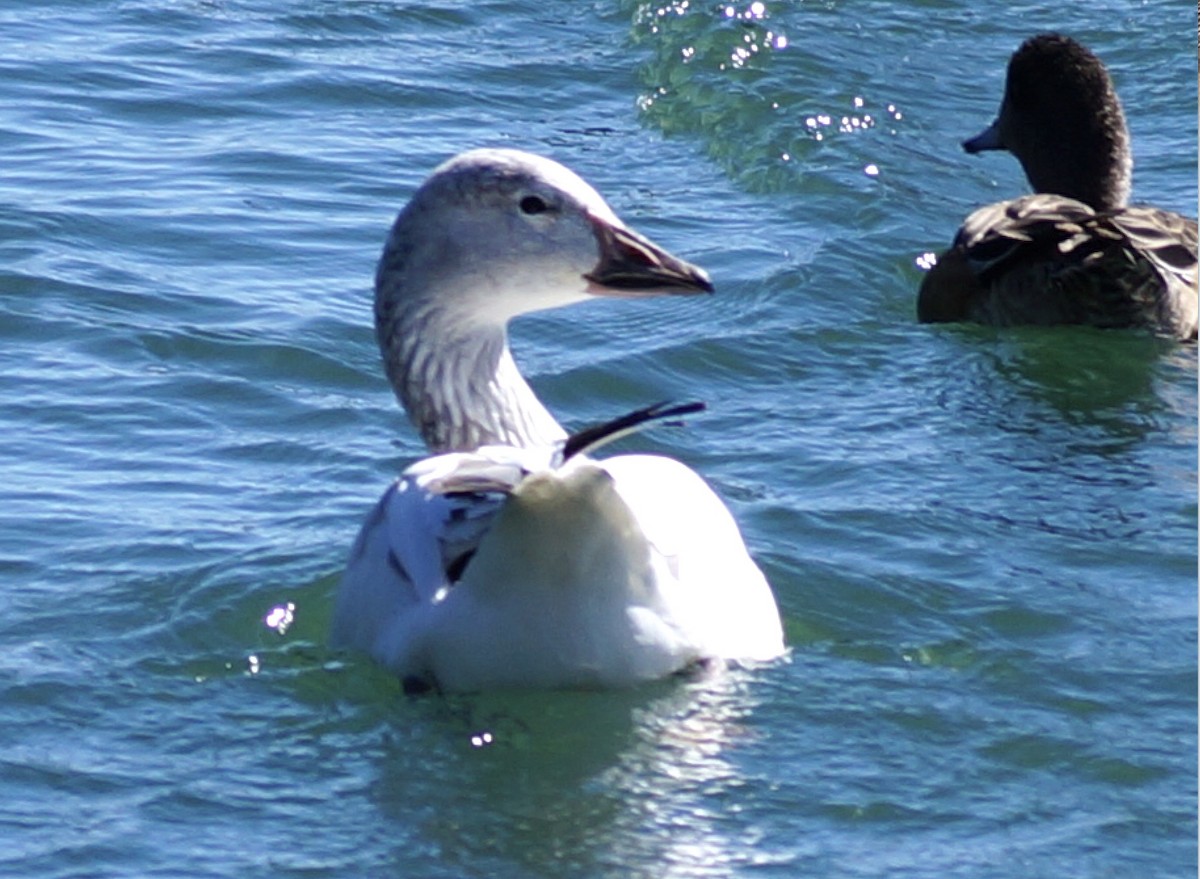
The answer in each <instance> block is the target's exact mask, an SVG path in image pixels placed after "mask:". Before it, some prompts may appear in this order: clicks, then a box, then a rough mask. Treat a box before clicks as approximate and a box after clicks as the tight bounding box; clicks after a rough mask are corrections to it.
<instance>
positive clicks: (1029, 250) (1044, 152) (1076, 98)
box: [917, 34, 1197, 339]
mask: <svg viewBox="0 0 1200 879" xmlns="http://www.w3.org/2000/svg"><path fill="white" fill-rule="evenodd" d="M963 147H964V149H965V150H966V151H967V152H970V153H978V152H982V151H986V150H1009V151H1011V152H1012V153H1013V154H1014V155H1015V156H1016V157H1017V158H1018V160H1019V161H1020V162H1021V165H1022V168H1023V169H1024V170H1025V173H1026V176H1027V177H1028V179H1029V181H1030V183H1031V185H1032V186H1033V188H1034V189H1035V191H1036V194H1034V195H1030V196H1024V197H1021V198H1016V199H1012V200H1009V201H1004V202H999V203H997V204H992V205H988V206H986V207H983V208H980V209H979V210H977V211H975V212H974V213H972V214H971V215H970V216H969V217H968V218H967V219H966V221H965V222H964V223H963V225H962V227H961V228H960V229H959V231H958V234H957V235H956V236H955V240H954V243H953V244H952V246H951V247H950V249H949V250H947V251H946V252H945V253H943V254H942V255H940V256H939V257H938V259H937V263H936V265H935V266H934V267H933V268H931V270H930V271H929V272H928V273H927V274H926V275H925V277H924V279H923V280H922V283H921V288H920V292H919V294H918V297H917V317H918V319H919V320H921V321H925V322H941V321H973V322H978V323H984V324H992V325H997V326H1012V325H1018V324H1042V325H1055V324H1086V325H1090V326H1096V327H1104V328H1117V327H1137V328H1141V329H1145V330H1148V331H1150V332H1153V333H1156V334H1159V335H1164V336H1169V337H1172V338H1177V339H1195V338H1196V327H1197V292H1196V284H1197V268H1196V253H1197V227H1196V221H1195V220H1193V219H1189V218H1186V217H1183V216H1181V215H1179V214H1177V213H1174V212H1172V211H1167V210H1163V209H1160V208H1154V207H1143V206H1132V207H1131V206H1128V205H1127V201H1128V196H1129V192H1130V182H1131V174H1132V158H1131V152H1130V149H1129V133H1128V129H1127V126H1126V123H1125V117H1124V112H1123V110H1122V109H1121V105H1120V101H1119V100H1118V98H1117V95H1116V92H1115V90H1114V89H1113V86H1112V81H1111V79H1110V77H1109V75H1108V72H1107V70H1105V68H1104V65H1103V64H1102V63H1101V62H1100V60H1099V59H1098V58H1097V57H1096V56H1095V55H1093V54H1092V53H1091V52H1090V51H1088V50H1087V49H1086V48H1084V47H1083V46H1082V45H1080V44H1079V43H1077V42H1076V41H1074V40H1071V39H1070V38H1068V37H1062V36H1059V35H1057V34H1042V35H1039V36H1036V37H1033V38H1031V39H1029V40H1027V41H1026V42H1025V43H1024V44H1022V46H1021V47H1020V48H1019V49H1018V50H1017V52H1016V53H1014V55H1013V58H1012V60H1011V61H1010V63H1009V68H1008V77H1007V82H1006V86H1005V94H1004V98H1003V100H1002V102H1001V106H1000V113H999V115H998V116H997V118H996V121H995V122H994V123H993V124H992V125H991V126H990V127H989V128H987V129H985V130H984V131H983V132H981V133H980V134H979V135H977V136H976V137H973V138H970V139H969V140H967V141H965V142H964V143H963Z"/></svg>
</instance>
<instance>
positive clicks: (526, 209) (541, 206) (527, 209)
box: [521, 195, 550, 214]
mask: <svg viewBox="0 0 1200 879" xmlns="http://www.w3.org/2000/svg"><path fill="white" fill-rule="evenodd" d="M548 210H550V205H548V204H546V200H545V199H544V198H540V197H539V196H536V195H527V196H525V197H524V198H523V199H521V213H523V214H544V213H546V211H548Z"/></svg>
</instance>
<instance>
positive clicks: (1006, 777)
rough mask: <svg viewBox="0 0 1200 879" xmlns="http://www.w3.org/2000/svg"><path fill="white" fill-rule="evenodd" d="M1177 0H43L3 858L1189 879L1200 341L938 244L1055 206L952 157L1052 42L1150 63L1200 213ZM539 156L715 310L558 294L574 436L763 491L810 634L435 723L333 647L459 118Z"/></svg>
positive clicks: (1142, 111)
mask: <svg viewBox="0 0 1200 879" xmlns="http://www.w3.org/2000/svg"><path fill="white" fill-rule="evenodd" d="M1195 27H1196V21H1195V19H1194V18H1193V17H1192V9H1191V7H1188V6H1185V5H1184V4H1182V3H1178V2H1166V0H1146V2H1126V0H1095V2H1092V3H1088V4H1068V5H1064V4H1030V3H1012V4H984V3H977V2H971V0H923V2H912V3H910V2H895V0H889V2H885V0H873V2H857V3H845V2H837V0H824V2H793V3H784V2H766V3H764V4H762V5H761V7H759V6H755V5H753V4H751V3H749V2H746V0H739V2H736V3H732V4H717V3H703V2H701V3H697V2H695V0H691V2H686V3H685V2H684V0H675V2H674V3H668V2H666V0H663V2H662V4H661V6H657V5H654V4H641V3H635V2H630V0H611V2H598V0H597V2H588V3H579V2H566V0H540V2H536V3H533V2H524V0H503V2H501V0H497V2H477V3H473V4H464V3H458V2H450V0H442V2H439V3H426V4H421V5H419V6H412V5H406V4H396V3H385V2H350V0H341V2H332V0H327V2H309V3H284V2H280V0H247V2H221V0H213V2H198V0H197V2H165V0H157V2H154V0H141V2H137V0H128V2H101V0H97V2H90V3H84V2H66V0H57V2H44V3H29V2H26V3H20V2H9V3H6V4H4V5H3V6H2V7H0V49H2V51H0V584H2V588H0V792H2V795H0V840H2V841H3V844H2V845H0V874H2V875H4V876H11V877H39V879H42V877H145V876H170V877H179V876H187V877H246V876H304V877H325V876H328V877H351V876H397V877H399V876H404V877H408V876H420V877H447V879H449V877H514V879H515V877H556V879H557V877H726V876H736V877H758V876H763V877H766V876H770V877H776V876H778V877H807V876H814V877H930V879H935V877H936V879H944V877H950V876H953V877H960V876H961V877H1013V879H1018V877H1019V879H1027V877H1042V876H1045V877H1056V879H1057V877H1063V876H1088V877H1092V876H1113V877H1117V876H1120V877H1127V876H1137V875H1144V876H1155V877H1166V876H1181V877H1182V876H1194V875H1195V873H1196V868H1197V858H1196V839H1197V822H1196V736H1197V728H1196V718H1197V699H1196V693H1197V662H1196V656H1197V646H1196V641H1197V639H1196V634H1197V624H1196V617H1197V597H1196V556H1197V552H1196V547H1197V540H1196V530H1197V505H1196V478H1197V472H1196V471H1197V463H1196V462H1197V430H1196V427H1197V391H1196V385H1197V356H1196V348H1195V346H1177V345H1174V344H1168V343H1165V342H1160V341H1155V340H1151V339H1147V338H1144V337H1140V336H1136V335H1130V334H1123V333H1105V332H1099V331H1089V330H1080V329H1053V330H1036V331H1034V330H1011V331H1003V332H998V331H994V330H988V329H981V328H968V327H953V326H940V327H929V326H921V325H918V324H916V322H915V320H914V316H913V313H914V297H915V290H916V287H917V285H918V283H919V278H920V273H919V269H918V268H917V267H916V264H915V260H916V258H917V257H918V256H919V255H920V254H921V253H924V252H925V251H928V250H937V249H939V248H941V247H943V246H944V245H945V244H946V243H947V242H948V241H949V240H950V237H951V236H952V234H953V231H954V229H955V227H956V226H957V223H958V222H959V220H960V219H961V218H962V217H963V216H964V215H965V214H966V213H967V212H968V211H969V210H970V209H971V208H972V207H974V206H977V205H979V204H981V203H984V202H987V201H993V200H996V199H999V198H1002V197H1007V196H1010V195H1014V194H1017V193H1019V192H1022V191H1024V189H1025V183H1024V181H1023V179H1022V177H1021V174H1020V171H1019V168H1018V167H1017V164H1016V162H1015V161H1014V160H1013V159H1012V158H1011V157H1008V156H1003V155H995V154H994V155H988V156H985V157H980V158H976V157H969V156H966V155H964V154H963V153H962V152H961V151H960V150H959V148H958V146H957V144H958V141H959V140H961V139H962V138H963V137H966V136H969V135H971V134H974V133H975V132H976V131H978V130H979V129H980V128H982V127H983V126H984V125H986V124H987V123H988V122H989V121H990V120H991V118H992V116H993V115H994V113H995V109H996V106H997V104H998V101H999V96H1000V91H1001V88H1002V83H1003V69H1004V64H1005V62H1006V60H1007V57H1008V55H1009V53H1010V52H1011V51H1012V50H1013V49H1014V48H1015V46H1016V45H1017V44H1018V43H1019V42H1020V41H1021V40H1022V39H1023V38H1024V37H1025V36H1028V35H1029V34H1031V33H1033V32H1035V31H1038V30H1044V29H1051V28H1054V29H1062V30H1065V31H1068V32H1070V33H1072V34H1073V35H1075V36H1076V37H1078V38H1080V39H1081V40H1083V41H1084V42H1086V43H1088V44H1090V45H1091V46H1092V47H1093V48H1094V49H1095V50H1096V51H1097V52H1098V53H1099V54H1100V55H1101V56H1102V57H1103V58H1105V59H1106V61H1107V62H1108V63H1109V65H1110V67H1111V68H1112V70H1113V73H1114V77H1115V79H1116V82H1117V87H1118V90H1119V92H1120V94H1121V95H1122V97H1123V100H1124V103H1125V107H1126V110H1127V112H1128V115H1129V117H1130V125H1131V128H1132V132H1133V138H1134V149H1135V155H1136V167H1135V179H1134V190H1135V196H1136V200H1139V201H1145V202H1152V203H1155V204H1159V205H1161V206H1164V207H1168V208H1172V209H1175V210H1180V211H1182V212H1185V213H1188V214H1190V215H1195V212H1196V205H1197V189H1196V184H1197V175H1196V168H1197V143H1196V107H1197V93H1196V82H1197V68H1196V60H1195V59H1196V55H1195V54H1194V48H1195V45H1196V36H1197V34H1196V30H1195ZM478 145H507V146H517V147H522V148H526V149H532V150H535V151H539V152H543V153H546V154H548V155H551V156H553V157H555V158H557V159H559V160H560V161H563V162H565V163H567V164H568V165H570V166H571V167H573V168H575V169H576V170H577V171H579V172H580V173H581V174H582V175H583V176H585V177H586V178H587V179H589V180H590V181H591V182H592V183H593V184H595V185H596V186H597V188H598V189H600V191H601V192H603V193H604V194H605V195H606V196H607V197H608V199H609V200H610V202H611V203H612V204H613V206H614V207H615V208H616V210H617V211H618V212H619V213H620V214H622V215H623V216H624V217H625V218H626V219H627V220H628V221H630V222H631V223H632V224H634V225H635V226H637V227H638V228H640V229H641V230H642V231H644V232H646V233H648V234H650V235H651V236H652V237H654V238H655V239H657V240H659V241H660V242H662V243H663V244H664V245H666V246H668V247H669V248H671V249H672V250H674V251H676V252H678V253H680V254H681V255H683V256H686V257H688V258H690V259H693V260H695V261H697V262H699V263H700V264H701V265H704V266H705V267H706V268H708V269H709V270H710V271H711V272H712V274H713V277H714V278H715V280H716V282H717V286H718V293H717V295H716V296H714V297H706V298H704V299H703V301H700V300H689V301H686V302H679V301H670V302H665V301H664V302H647V303H628V302H599V303H595V304H589V305H586V306H579V307H575V308H572V309H568V310H563V311H559V312H555V313H550V314H543V315H537V316H533V317H529V318H526V319H523V320H522V321H521V322H519V323H518V324H517V325H516V326H515V327H514V331H513V336H514V346H515V348H516V352H517V357H518V360H519V362H520V363H521V364H522V366H523V368H524V369H525V371H526V372H527V374H528V375H529V376H530V377H531V380H532V382H533V384H534V386H535V387H536V388H537V390H538V391H539V393H540V394H541V395H542V396H543V398H544V399H545V400H546V401H547V403H548V405H549V406H550V408H551V409H552V410H553V411H554V412H555V413H556V414H558V415H559V417H560V418H561V420H562V421H563V422H564V423H566V424H568V425H573V426H574V425H582V424H585V423H589V422H592V421H595V420H598V419H602V418H605V417H608V416H611V415H613V414H616V413H619V412H621V411H624V410H626V409H628V408H631V407H634V406H638V405H643V404H646V403H649V402H652V401H656V400H660V399H664V398H676V399H692V398H700V399H703V400H705V401H707V403H708V404H709V407H710V412H709V414H707V415H706V416H704V417H702V418H697V419H693V420H692V421H691V423H690V424H689V426H688V427H687V428H686V429H683V430H670V429H663V430H659V431H657V432H654V433H652V434H649V435H643V436H640V437H637V438H635V439H632V440H628V441H626V443H625V446H626V447H627V448H634V449H650V450H656V451H661V452H665V453H668V454H671V455H674V456H676V457H678V458H680V459H682V460H684V461H686V462H688V463H689V464H690V465H691V466H693V467H695V468H696V469H697V470H699V471H700V472H701V473H702V474H704V475H705V476H706V477H707V478H709V479H710V480H711V481H712V483H713V484H714V485H715V486H716V487H717V489H718V490H719V491H720V493H721V494H722V495H723V496H724V497H725V498H726V499H727V500H728V502H729V504H730V506H731V507H732V508H733V510H734V512H735V514H736V516H737V517H738V519H739V521H740V522H741V524H742V526H743V529H744V531H745V534H746V536H747V539H748V541H749V543H750V545H751V547H752V549H753V551H754V553H755V554H756V555H757V557H758V558H759V560H760V561H761V563H762V565H763V567H764V569H765V570H766V572H767V574H768V577H769V578H770V580H771V581H772V583H773V585H774V588H775V591H776V594H777V595H778V598H779V602H780V605H781V607H782V609H783V611H784V615H785V618H786V627H787V633H788V642H789V645H790V648H791V649H790V654H789V656H788V657H787V658H786V659H785V660H783V661H780V662H778V663H776V664H773V665H771V666H769V667H766V668H762V669H756V670H753V671H743V672H738V673H733V674H730V675H728V676H727V677H724V678H721V679H719V680H717V681H715V682H714V681H707V682H672V683H664V684H660V685H655V686H649V687H646V688H643V689H640V690H637V691H634V692H626V693H525V694H490V695H480V696H470V697H458V698H452V699H424V700H410V699H407V698H405V697H404V696H403V695H402V694H401V693H400V692H399V687H398V685H397V683H396V682H395V681H394V680H392V679H391V678H390V677H388V676H387V675H386V674H383V673H382V672H380V671H379V670H377V669H376V668H374V667H373V666H372V665H371V664H370V663H369V662H366V661H364V660H361V659H359V658H357V657H353V656H343V655H339V654H337V653H335V652H333V651H331V650H330V649H329V648H328V647H327V645H326V629H327V626H328V621H329V616H330V607H331V594H332V591H333V589H334V588H335V585H336V582H337V579H338V576H339V573H340V569H341V566H342V563H343V559H344V556H345V553H346V552H347V551H348V548H349V545H350V542H351V540H352V539H353V536H354V534H355V532H356V530H357V527H358V524H359V522H360V520H361V517H362V516H363V515H364V514H365V512H366V510H367V509H368V508H369V507H370V505H371V504H372V503H373V502H374V501H375V499H376V498H377V497H378V495H379V493H380V492H381V491H382V489H383V488H384V487H385V485H386V484H387V482H388V480H389V479H390V478H392V477H393V476H394V475H395V473H397V472H398V470H399V469H400V468H401V467H403V466H404V464H405V462H407V461H409V460H411V459H412V458H413V457H415V456H417V455H418V454H419V453H420V447H419V444H418V442H417V440H416V438H415V436H414V434H413V432H412V430H411V429H410V428H409V427H408V425H407V423H406V421H405V419H404V417H403V414H402V413H401V412H400V410H399V409H398V407H397V406H396V404H395V402H394V400H393V399H392V395H391V392H390V390H389V389H388V387H387V386H386V384H385V382H384V380H383V378H382V373H381V370H380V368H379V363H378V355H377V352H376V350H375V346H374V341H373V334H372V328H371V323H370V321H371V309H370V300H371V292H370V287H371V279H372V274H373V269H374V262H375V259H376V257H377V255H378V252H379V249H380V246H381V244H382V241H383V237H384V235H385V234H386V230H387V228H388V226H389V224H390V222H391V220H392V218H393V216H394V214H395V212H396V211H397V210H398V208H399V207H400V206H401V205H402V204H403V203H404V201H405V199H406V198H407V196H408V195H409V194H410V193H411V192H412V190H413V188H414V186H415V185H416V184H417V183H418V182H419V181H420V180H421V179H422V178H423V177H424V176H425V175H426V174H427V173H428V171H429V170H430V169H431V168H432V167H433V166H434V165H436V164H437V163H438V162H440V161H441V160H442V159H444V158H446V157H447V156H449V155H451V154H453V153H455V152H457V151H459V150H461V149H464V148H467V147H471V146H478Z"/></svg>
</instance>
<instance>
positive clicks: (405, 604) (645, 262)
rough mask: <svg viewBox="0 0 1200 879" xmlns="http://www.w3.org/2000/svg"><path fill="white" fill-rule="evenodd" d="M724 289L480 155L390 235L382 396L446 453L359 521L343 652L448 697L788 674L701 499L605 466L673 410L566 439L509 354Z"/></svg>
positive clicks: (746, 563)
mask: <svg viewBox="0 0 1200 879" xmlns="http://www.w3.org/2000/svg"><path fill="white" fill-rule="evenodd" d="M711 289H712V287H711V284H710V282H709V281H708V278H707V276H706V275H705V274H704V273H703V272H702V271H701V270H699V269H697V268H696V267H695V266H692V265H691V264H689V263H686V262H684V261H683V260H680V259H678V258H676V257H673V256H671V255H670V254H668V253H667V252H666V251H664V250H663V249H662V248H660V247H658V246H657V245H655V244H653V243H652V242H650V241H649V240H647V239H645V238H643V237H642V236H640V235H638V234H637V233H635V232H633V231H632V230H630V229H628V228H627V227H626V226H625V225H624V224H623V223H622V222H621V221H620V220H619V219H618V218H617V217H616V216H615V214H613V213H612V211H611V209H610V208H609V207H608V205H607V204H606V203H605V202H604V201H603V199H601V197H600V196H599V195H598V194H597V193H596V192H595V191H594V190H593V189H592V188H591V187H590V186H588V185H587V184H586V183H584V182H583V181H582V180H580V179H579V178H578V177H576V176H575V175H574V174H573V173H572V172H570V171H568V170H567V169H566V168H564V167H562V166H561V165H558V164H557V163H554V162H552V161H550V160H548V159H545V158H542V157H540V156H534V155H532V154H529V153H522V152H518V151H514V150H475V151H471V152H468V153H464V154H462V155H460V156H458V157H456V158H454V159H452V160H451V161H449V162H447V163H446V164H444V165H443V166H441V167H440V168H438V169H437V170H435V172H434V173H433V175H432V176H431V177H430V178H429V179H428V180H427V181H426V182H425V184H423V185H422V186H421V187H420V188H419V189H418V191H417V192H416V194H414V196H413V198H412V200H411V201H410V202H409V204H408V205H407V206H406V207H405V208H404V210H402V211H401V213H400V215H399V216H398V218H397V221H396V224H395V225H394V226H393V229H392V233H391V235H390V236H389V239H388V242H387V245H386V246H385V248H384V253H383V256H382V258H381V259H380V264H379V269H378V271H377V274H376V298H375V318H376V335H377V338H378V340H379V344H380V349H381V352H382V354H383V360H384V365H385V368H386V371H387V374H388V377H389V379H390V380H391V383H392V386H393V388H394V389H395V391H396V395H397V397H398V398H399V399H400V401H401V403H402V404H403V406H404V408H405V410H406V412H407V413H408V415H409V418H410V420H411V421H412V422H413V424H414V425H415V426H416V428H417V429H418V431H419V432H420V433H421V436H422V438H423V439H424V440H425V443H426V445H427V446H428V447H429V449H430V451H431V453H432V454H431V456H430V457H428V458H425V459H423V460H420V461H418V462H416V463H415V464H413V465H412V466H410V467H409V468H408V469H407V470H406V471H405V472H404V473H403V474H402V475H401V477H400V479H399V480H398V481H397V482H395V483H394V484H393V485H392V486H391V487H390V488H388V490H387V491H386V492H385V493H384V495H383V497H382V499H381V500H380V501H379V503H378V504H377V505H376V506H375V508H374V510H373V511H372V512H371V514H370V515H369V516H368V517H367V519H366V521H365V522H364V524H363V526H362V529H361V531H360V533H359V536H358V539H357V540H356V542H355V545H354V548H353V549H352V551H351V553H350V558H349V560H348V563H347V567H346V571H345V573H344V575H343V578H342V582H341V585H340V587H339V591H338V595H337V599H336V602H335V608H334V620H333V640H334V642H335V644H337V645H340V646H345V647H350V648H353V649H356V650H360V651H362V652H365V653H367V654H369V655H370V656H372V657H373V658H374V659H375V660H377V661H378V662H380V663H381V664H383V665H384V666H386V667H387V668H389V669H391V670H392V671H393V672H395V673H396V674H397V675H399V676H400V677H401V678H402V679H403V680H404V681H405V684H406V687H407V686H409V684H411V685H412V686H413V687H414V689H418V690H423V689H436V690H439V691H462V690H478V689H492V688H498V687H616V686H629V685H632V684H636V683H638V682H640V681H645V680H651V679H655V678H661V677H664V676H667V675H670V674H673V673H675V672H679V671H682V670H684V669H687V668H688V667H689V666H692V665H695V664H697V663H708V662H710V661H717V662H740V661H759V660H767V659H771V658H773V657H776V656H778V655H780V654H781V653H782V652H783V649H784V645H783V634H782V625H781V622H780V618H779V612H778V609H777V607H776V604H775V599H774V596H773V595H772V593H771V589H770V587H769V585H768V584H767V581H766V579H765V578H764V576H763V574H762V572H761V571H760V570H759V568H758V566H757V565H756V564H755V563H754V561H753V560H752V559H751V557H750V555H749V553H748V552H747V550H746V546H745V543H744V541H743V539H742V536H741V533H740V532H739V530H738V528H737V525H736V523H735V522H734V520H733V517H732V515H731V514H730V512H729V510H728V509H727V508H726V507H725V505H724V504H723V503H722V502H721V500H720V499H719V498H718V497H717V495H716V494H715V493H714V492H713V490H712V489H711V488H710V487H709V486H708V485H707V484H706V483H705V482H704V480H703V479H701V478H700V476H699V475H697V474H696V473H695V472H694V471H692V470H690V469H689V468H687V467H686V466H684V465H683V464H681V463H680V462H678V461H674V460H672V459H669V458H665V457H660V456H653V455H636V454H635V455H620V456H615V457H612V458H607V459H603V460H596V459H594V458H593V457H592V456H591V455H590V454H589V453H590V452H591V451H594V450H595V448H597V447H598V446H599V445H601V444H602V443H604V442H607V441H608V440H610V439H612V438H613V437H615V436H619V435H622V434H623V433H625V432H628V431H629V430H632V429H636V428H637V427H639V426H641V425H642V424H644V423H648V422H649V421H651V420H654V419H656V418H659V417H660V416H661V415H662V414H663V413H662V412H661V411H660V407H650V408H649V409H647V410H640V411H639V412H635V413H632V414H631V416H625V417H623V418H621V419H617V420H615V421H614V422H612V423H611V425H608V426H601V428H599V429H590V430H587V431H584V432H582V433H580V434H576V435H574V436H568V435H567V432H566V431H565V430H563V428H562V427H561V426H560V425H559V424H558V422H557V421H556V420H555V419H554V418H553V416H551V415H550V413H549V412H548V411H547V410H546V409H545V408H544V407H543V406H542V404H541V403H540V401H538V399H537V397H536V396H535V395H534V392H533V390H532V389H531V388H530V387H529V386H528V384H526V382H525V381H524V379H523V378H522V376H521V375H520V373H519V371H518V369H517V367H516V364H515V362H514V361H513V358H512V356H511V354H510V352H509V349H508V344H507V322H508V320H509V319H510V318H511V317H513V316H516V315H518V314H521V313H524V312H526V311H533V310H539V309H543V308H549V307H556V306H559V305H567V304H570V303H572V302H576V301H580V300H583V299H587V298H590V297H592V296H616V297H631V296H646V295H653V294H662V293H666V294H675V295H680V294H683V295H687V294H698V293H706V292H710V291H711ZM666 414H670V412H667V413H666Z"/></svg>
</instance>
